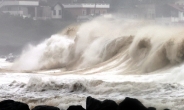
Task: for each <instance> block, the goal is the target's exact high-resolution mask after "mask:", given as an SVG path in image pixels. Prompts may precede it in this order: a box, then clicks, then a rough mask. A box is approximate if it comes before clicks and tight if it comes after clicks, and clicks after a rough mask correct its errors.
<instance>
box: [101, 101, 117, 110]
mask: <svg viewBox="0 0 184 110" xmlns="http://www.w3.org/2000/svg"><path fill="white" fill-rule="evenodd" d="M117 108H118V105H117V103H116V102H114V101H112V100H104V101H103V102H102V104H101V106H100V110H117Z"/></svg>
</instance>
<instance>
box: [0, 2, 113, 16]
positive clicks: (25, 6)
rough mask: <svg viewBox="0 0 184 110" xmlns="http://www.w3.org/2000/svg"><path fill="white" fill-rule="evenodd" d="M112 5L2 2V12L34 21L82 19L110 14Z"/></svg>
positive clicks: (0, 6)
mask: <svg viewBox="0 0 184 110" xmlns="http://www.w3.org/2000/svg"><path fill="white" fill-rule="evenodd" d="M109 8H110V4H105V3H82V1H80V0H79V1H77V0H71V3H67V2H62V1H57V0H56V1H48V0H40V1H38V0H24V1H22V0H9V1H7V0H6V1H5V0H3V1H1V2H0V10H1V11H2V12H4V13H9V14H11V15H19V16H23V17H28V18H34V19H62V18H65V19H80V18H84V17H87V16H91V15H92V16H96V15H102V14H106V13H108V10H109Z"/></svg>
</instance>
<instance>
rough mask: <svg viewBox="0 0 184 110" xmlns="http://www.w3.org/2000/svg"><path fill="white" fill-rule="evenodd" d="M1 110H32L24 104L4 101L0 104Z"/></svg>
mask: <svg viewBox="0 0 184 110" xmlns="http://www.w3.org/2000/svg"><path fill="white" fill-rule="evenodd" d="M0 110H30V109H29V106H28V105H27V104H25V103H22V102H15V101H13V100H4V101H2V102H0Z"/></svg>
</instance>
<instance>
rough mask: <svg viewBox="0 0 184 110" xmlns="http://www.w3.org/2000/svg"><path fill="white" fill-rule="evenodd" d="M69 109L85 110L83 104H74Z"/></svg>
mask: <svg viewBox="0 0 184 110" xmlns="http://www.w3.org/2000/svg"><path fill="white" fill-rule="evenodd" d="M67 110H85V109H84V108H83V107H82V106H81V105H72V106H70V107H69V108H68V109H67Z"/></svg>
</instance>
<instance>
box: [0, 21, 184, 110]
mask: <svg viewBox="0 0 184 110" xmlns="http://www.w3.org/2000/svg"><path fill="white" fill-rule="evenodd" d="M183 35H184V28H183V27H182V26H161V25H157V24H154V23H150V22H146V21H145V20H144V21H141V20H125V19H123V20H122V19H117V18H114V19H105V18H96V19H93V20H91V21H89V22H85V23H82V24H79V25H73V26H69V27H67V28H66V29H65V30H63V31H62V32H59V33H57V34H55V35H52V36H51V37H50V38H48V39H45V40H44V41H42V42H40V43H39V44H38V45H31V44H30V45H28V46H27V47H26V48H25V49H24V50H23V51H22V53H21V55H20V57H19V58H17V59H16V60H15V61H14V62H12V63H9V62H7V61H5V59H4V58H1V59H0V100H4V99H14V100H17V101H23V102H25V103H28V104H29V106H30V107H31V108H32V107H34V106H36V105H40V104H46V105H53V106H57V107H59V108H60V109H67V107H68V106H70V105H78V104H80V105H82V106H83V107H84V108H85V101H86V97H87V96H92V97H94V98H97V99H99V100H104V99H112V100H115V101H116V102H117V103H120V102H121V101H122V100H123V99H124V98H125V97H132V98H137V99H139V100H140V101H141V102H142V103H143V104H144V105H145V106H147V107H150V106H153V107H156V108H157V109H158V110H163V109H165V108H169V109H172V110H184V104H183V103H184V80H183V78H184V74H183V72H184V69H183V68H184V65H183V60H184V36H183Z"/></svg>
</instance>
